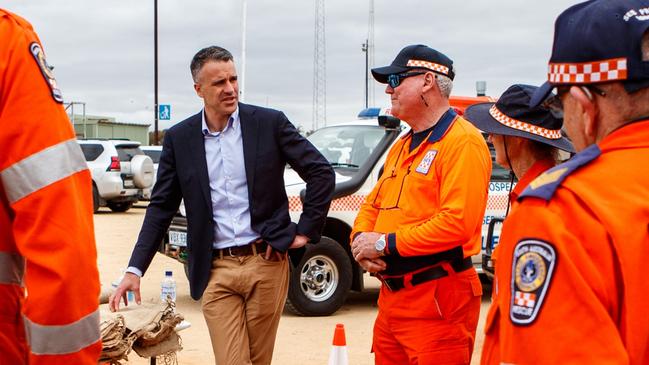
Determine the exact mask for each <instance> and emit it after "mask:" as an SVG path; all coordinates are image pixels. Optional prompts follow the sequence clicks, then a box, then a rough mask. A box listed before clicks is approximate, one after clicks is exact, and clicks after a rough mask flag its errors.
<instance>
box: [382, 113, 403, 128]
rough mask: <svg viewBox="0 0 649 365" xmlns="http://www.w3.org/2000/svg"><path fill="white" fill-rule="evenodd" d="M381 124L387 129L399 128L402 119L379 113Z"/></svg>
mask: <svg viewBox="0 0 649 365" xmlns="http://www.w3.org/2000/svg"><path fill="white" fill-rule="evenodd" d="M379 125H380V126H381V127H383V128H385V129H397V128H399V126H400V125H401V120H399V118H396V117H393V116H391V115H379Z"/></svg>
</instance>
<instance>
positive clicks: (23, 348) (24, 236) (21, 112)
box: [0, 10, 101, 365]
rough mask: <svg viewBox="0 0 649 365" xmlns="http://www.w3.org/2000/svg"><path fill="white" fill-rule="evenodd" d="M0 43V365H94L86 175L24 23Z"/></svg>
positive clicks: (3, 19) (9, 18) (12, 20)
mask: <svg viewBox="0 0 649 365" xmlns="http://www.w3.org/2000/svg"><path fill="white" fill-rule="evenodd" d="M0 39H1V40H2V41H1V42H0V149H1V152H0V364H3V365H4V364H8V365H21V364H97V360H98V358H99V352H100V351H101V342H100V338H99V311H98V304H99V303H98V301H99V300H98V298H99V273H98V271H97V263H96V262H97V253H96V248H95V241H94V233H93V218H92V200H91V199H92V193H91V180H90V173H89V171H88V169H87V166H86V162H85V159H84V158H83V154H82V153H81V149H80V148H79V145H78V144H77V142H76V139H75V135H74V132H73V130H72V125H71V123H70V120H69V119H68V117H67V115H66V114H65V111H64V109H63V106H62V105H61V101H62V99H61V95H60V92H59V90H58V89H57V87H56V82H55V81H54V78H53V76H52V74H51V70H50V69H49V68H48V67H47V63H46V61H45V57H44V53H43V49H42V47H41V45H40V42H39V40H38V37H37V36H36V34H35V33H34V31H33V30H32V27H31V25H30V24H29V23H28V22H26V21H25V20H24V19H22V18H20V17H18V16H16V15H14V14H11V13H9V12H7V11H4V10H0Z"/></svg>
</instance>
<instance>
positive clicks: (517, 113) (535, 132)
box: [464, 84, 574, 352]
mask: <svg viewBox="0 0 649 365" xmlns="http://www.w3.org/2000/svg"><path fill="white" fill-rule="evenodd" d="M537 89H538V87H536V86H530V85H522V84H516V85H512V86H510V87H509V88H508V89H507V90H506V91H505V92H504V93H503V94H502V95H501V96H500V98H498V102H496V103H480V104H475V105H472V106H469V107H468V108H467V109H466V112H465V114H464V117H465V118H466V119H467V120H468V121H469V122H471V123H473V125H475V126H476V127H477V128H478V129H480V130H481V131H483V132H485V133H487V134H488V135H489V138H488V139H487V141H491V143H492V144H493V146H494V149H495V152H496V158H495V161H496V163H497V164H499V165H500V166H502V167H503V168H506V169H510V170H511V171H512V173H513V174H514V176H515V177H517V178H518V182H517V183H516V187H514V188H513V190H512V191H511V193H510V194H509V201H510V203H511V211H514V210H515V209H516V206H517V205H518V203H517V199H518V196H520V194H521V193H522V192H523V191H524V190H525V188H527V186H528V185H529V184H530V182H531V181H533V180H534V179H536V178H537V177H538V176H539V175H541V174H542V173H543V172H545V171H546V170H548V169H550V168H552V167H554V166H555V165H556V164H557V162H558V161H559V159H560V156H559V150H563V151H566V152H570V153H572V152H574V147H573V146H572V143H570V141H569V140H568V139H567V138H566V137H565V136H564V135H563V134H562V132H561V125H562V123H563V119H562V118H561V117H560V116H559V115H553V113H552V111H551V110H549V109H547V108H544V107H543V106H540V105H539V106H535V107H533V108H532V107H530V106H529V103H530V98H531V97H532V95H533V94H534V92H535V91H536V90H537ZM565 157H566V156H564V158H565ZM512 183H513V179H512ZM510 189H511V187H510ZM498 252H499V250H498V247H496V249H495V250H494V251H492V254H491V260H492V261H493V262H494V265H498V258H497V253H498ZM497 280H498V278H494V284H493V288H494V289H496V288H498V283H497ZM492 301H498V291H497V290H493V291H492ZM496 313H497V311H496V310H495V307H491V310H490V311H489V313H488V314H487V321H493V319H492V317H493V316H494V315H496ZM490 345H493V348H492V349H491V350H487V349H484V348H483V352H487V351H497V350H498V346H497V343H495V342H490Z"/></svg>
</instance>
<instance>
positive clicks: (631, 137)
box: [598, 119, 649, 152]
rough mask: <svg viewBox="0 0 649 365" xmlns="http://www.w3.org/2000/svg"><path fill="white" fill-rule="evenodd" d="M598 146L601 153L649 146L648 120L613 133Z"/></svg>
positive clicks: (626, 126)
mask: <svg viewBox="0 0 649 365" xmlns="http://www.w3.org/2000/svg"><path fill="white" fill-rule="evenodd" d="M598 145H599V148H600V150H602V152H606V151H610V150H617V149H620V148H638V147H647V146H649V119H644V120H640V121H637V122H632V123H630V124H627V125H625V126H623V127H621V128H619V129H617V130H615V131H613V133H611V134H609V135H608V136H606V137H604V139H602V140H601V141H600V142H599V143H598Z"/></svg>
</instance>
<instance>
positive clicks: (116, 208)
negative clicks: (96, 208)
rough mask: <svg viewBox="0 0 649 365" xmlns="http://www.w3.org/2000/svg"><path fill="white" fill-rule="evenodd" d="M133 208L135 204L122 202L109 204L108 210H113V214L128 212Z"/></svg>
mask: <svg viewBox="0 0 649 365" xmlns="http://www.w3.org/2000/svg"><path fill="white" fill-rule="evenodd" d="M132 206H133V202H121V203H114V202H108V208H110V210H112V211H113V212H119V213H121V212H126V211H127V210H129V209H131V207H132Z"/></svg>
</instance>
